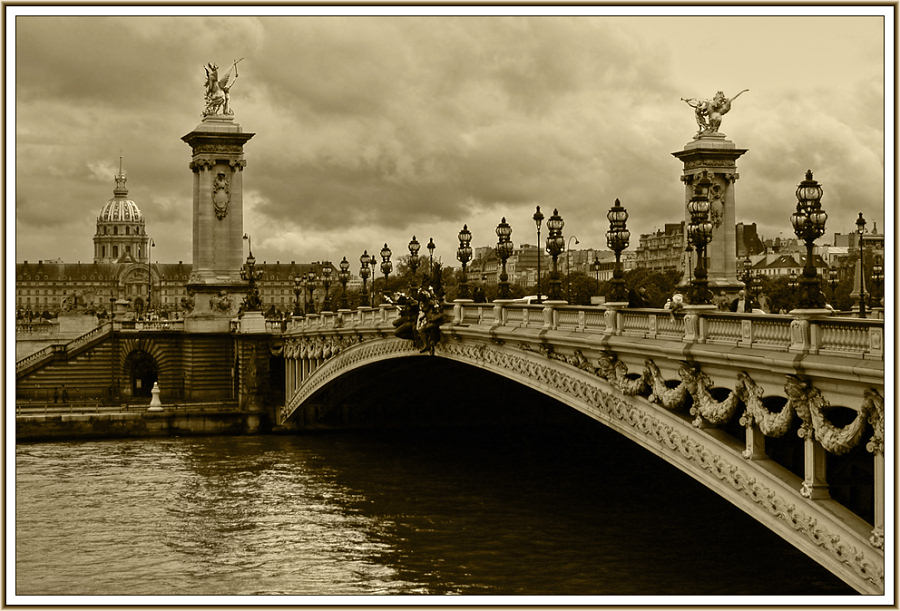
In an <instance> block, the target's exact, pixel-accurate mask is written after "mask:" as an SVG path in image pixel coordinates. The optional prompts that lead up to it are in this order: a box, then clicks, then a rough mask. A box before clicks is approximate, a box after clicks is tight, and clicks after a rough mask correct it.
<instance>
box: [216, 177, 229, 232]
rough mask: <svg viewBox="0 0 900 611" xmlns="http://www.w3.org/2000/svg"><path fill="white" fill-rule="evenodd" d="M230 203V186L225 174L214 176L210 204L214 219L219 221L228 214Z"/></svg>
mask: <svg viewBox="0 0 900 611" xmlns="http://www.w3.org/2000/svg"><path fill="white" fill-rule="evenodd" d="M230 201H231V185H230V184H229V181H228V177H227V176H226V175H225V172H219V173H218V174H216V178H215V180H213V185H212V203H213V209H214V210H215V212H216V218H217V219H219V220H220V221H221V220H222V219H224V218H225V216H226V215H227V214H228V203H229V202H230Z"/></svg>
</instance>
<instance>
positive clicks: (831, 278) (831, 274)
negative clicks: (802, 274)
mask: <svg viewBox="0 0 900 611" xmlns="http://www.w3.org/2000/svg"><path fill="white" fill-rule="evenodd" d="M828 283H829V284H830V285H831V301H832V304H833V303H834V295H835V292H836V291H837V285H838V268H837V267H836V266H834V265H832V266H831V267H829V268H828Z"/></svg>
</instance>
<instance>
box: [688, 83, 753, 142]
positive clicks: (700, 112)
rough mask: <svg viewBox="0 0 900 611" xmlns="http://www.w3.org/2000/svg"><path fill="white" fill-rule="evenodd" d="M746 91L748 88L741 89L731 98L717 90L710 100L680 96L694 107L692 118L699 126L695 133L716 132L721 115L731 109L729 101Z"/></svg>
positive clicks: (719, 124) (720, 122)
mask: <svg viewBox="0 0 900 611" xmlns="http://www.w3.org/2000/svg"><path fill="white" fill-rule="evenodd" d="M746 91H750V90H749V89H743V90H741V91H739V92H738V93H737V95H735V96H734V97H733V98H726V97H725V94H724V93H722V92H721V91H717V92H716V95H714V96H713V99H711V100H701V99H698V98H681V101H682V102H685V103H686V104H687V105H688V106H690V107H691V108H693V109H694V118H695V119H696V120H697V127H699V128H700V129H699V131H698V132H697V135H698V136H701V135H703V134H715V133H718V131H719V126H721V125H722V116H723V115H724V114H726V113H727V112H728V111H729V110H731V103H732V102H734V101H735V100H736V99H737V98H738V96H739V95H741V94H742V93H744V92H746Z"/></svg>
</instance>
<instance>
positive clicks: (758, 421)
mask: <svg viewBox="0 0 900 611" xmlns="http://www.w3.org/2000/svg"><path fill="white" fill-rule="evenodd" d="M795 314H796V315H793V316H792V315H754V314H734V313H730V312H719V311H715V310H712V311H710V310H709V309H702V308H696V309H693V308H690V307H688V308H687V309H686V310H685V311H684V312H679V313H675V314H672V313H669V312H668V311H665V310H648V309H627V308H615V307H609V308H606V309H603V308H599V307H582V306H568V305H558V304H544V305H523V304H514V303H509V302H494V303H491V304H479V303H471V302H467V301H465V300H459V301H457V302H455V303H452V304H445V315H446V316H447V318H448V320H449V322H447V323H446V324H443V325H442V326H441V341H440V342H439V343H438V344H437V345H436V346H435V347H434V353H433V355H432V354H429V353H428V352H423V351H422V350H420V349H419V348H418V347H416V346H415V345H414V344H413V342H412V341H410V340H405V339H399V338H397V337H396V336H395V335H394V329H395V326H394V321H395V320H396V319H397V317H398V315H399V311H398V309H397V308H396V307H395V306H392V305H382V306H380V307H378V308H359V309H357V310H352V311H351V310H341V311H338V312H323V313H321V314H318V315H309V316H305V317H296V318H294V319H293V320H292V321H291V322H290V324H289V327H288V328H287V329H286V330H285V331H284V333H283V334H282V346H283V356H284V363H285V382H284V383H285V402H284V406H283V407H282V408H281V410H280V414H279V416H278V418H279V420H280V422H281V423H282V424H290V423H291V422H296V421H298V420H303V419H304V418H305V417H306V416H305V414H304V408H305V407H307V406H309V405H311V404H313V403H314V401H315V398H316V396H317V394H320V393H321V392H322V391H324V390H325V389H326V388H328V387H329V385H333V384H335V383H339V381H340V379H341V377H342V376H343V375H345V374H347V373H349V372H352V371H354V370H356V369H358V368H361V367H365V366H367V365H371V364H375V363H378V362H382V361H388V360H392V359H428V358H431V359H448V360H451V361H456V362H459V363H464V364H466V365H469V366H472V367H477V368H480V369H483V370H487V371H489V372H492V373H494V374H496V375H498V376H503V377H504V378H507V379H509V380H513V381H514V382H516V383H518V384H522V385H524V386H527V387H530V388H532V389H535V390H537V391H539V392H541V393H544V394H546V395H548V396H550V397H552V398H554V399H556V400H558V401H559V402H561V403H564V404H566V405H568V406H570V407H572V408H573V409H575V410H578V411H579V412H581V413H583V414H586V415H587V416H589V417H591V418H593V419H595V420H597V421H599V422H601V423H602V424H604V425H606V426H608V427H610V428H612V429H614V430H615V431H617V432H619V433H620V434H622V435H624V436H625V437H627V438H628V439H630V440H631V441H633V442H635V443H637V444H639V445H641V446H642V447H644V448H645V449H647V450H649V451H650V452H653V453H654V454H656V455H657V456H658V457H660V458H661V459H663V460H665V461H667V462H668V463H670V464H672V465H674V466H675V467H677V468H679V469H681V470H682V471H684V472H685V473H687V474H689V475H690V476H692V477H693V478H694V479H696V480H697V481H699V482H700V483H702V484H704V485H705V486H707V487H708V488H709V489H711V490H712V491H714V492H715V493H717V494H719V495H720V496H722V497H724V498H725V499H727V500H728V501H730V502H731V503H733V504H734V505H735V506H736V507H738V508H739V509H741V510H743V511H744V512H746V513H747V514H749V515H751V516H752V517H754V518H755V519H756V520H758V521H759V522H761V523H762V524H764V525H765V526H766V527H768V528H769V529H771V530H772V531H774V532H775V533H776V534H778V535H780V536H781V537H782V538H784V539H785V540H787V541H788V542H789V543H791V544H792V545H794V546H795V547H797V548H798V549H799V550H801V551H802V552H804V553H805V554H806V555H808V556H809V557H810V558H812V559H813V560H815V561H816V562H818V563H820V564H821V565H822V566H824V567H825V568H827V569H828V570H830V571H831V572H832V573H834V574H835V575H837V576H838V577H839V578H841V579H842V580H844V581H845V582H846V583H848V584H849V585H851V586H852V587H854V588H855V589H856V590H857V591H859V592H861V593H866V594H882V593H883V592H884V399H883V397H884V327H883V321H881V320H866V319H859V318H843V317H833V316H832V317H821V316H816V315H814V314H812V313H807V314H804V313H803V312H796V313H795ZM792 457H793V459H792ZM847 457H853V459H854V460H855V461H856V463H855V464H856V465H857V466H858V465H862V471H861V472H862V473H865V477H863V478H862V479H863V480H864V481H856V488H855V490H854V491H853V492H852V493H849V494H847V493H846V492H845V493H842V494H836V493H837V492H838V490H837V488H836V487H835V486H833V485H831V484H830V481H829V477H831V476H832V475H834V474H835V473H837V472H838V471H839V470H840V469H842V468H845V466H842V462H841V461H842V460H847V459H848V458H847ZM859 472H860V471H856V473H857V474H858V473H859ZM854 479H855V480H859V479H860V478H859V477H855V478H854ZM838 497H840V498H838ZM860 498H861V499H862V501H861V502H860V500H859V499H860ZM854 499H856V500H854Z"/></svg>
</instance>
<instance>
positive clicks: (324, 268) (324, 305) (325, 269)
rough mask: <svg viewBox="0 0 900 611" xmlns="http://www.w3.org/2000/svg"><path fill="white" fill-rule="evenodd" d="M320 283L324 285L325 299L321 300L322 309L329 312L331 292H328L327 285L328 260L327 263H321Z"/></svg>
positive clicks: (329, 270)
mask: <svg viewBox="0 0 900 611" xmlns="http://www.w3.org/2000/svg"><path fill="white" fill-rule="evenodd" d="M322 285H323V286H324V287H325V299H324V300H323V301H322V311H323V312H330V311H331V294H330V293H329V292H328V287H330V286H331V262H330V261H329V262H328V263H327V264H322Z"/></svg>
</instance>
